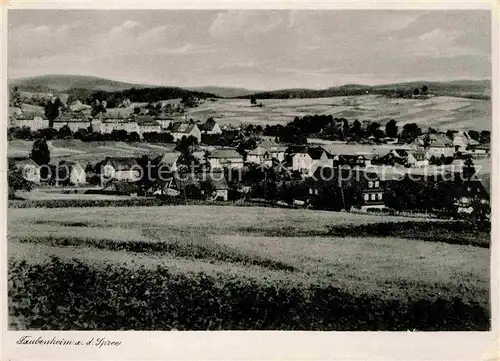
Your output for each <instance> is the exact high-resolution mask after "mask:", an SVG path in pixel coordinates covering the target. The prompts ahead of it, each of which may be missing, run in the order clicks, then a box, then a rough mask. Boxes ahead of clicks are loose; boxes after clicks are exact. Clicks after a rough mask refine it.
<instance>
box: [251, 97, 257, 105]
mask: <svg viewBox="0 0 500 361" xmlns="http://www.w3.org/2000/svg"><path fill="white" fill-rule="evenodd" d="M250 104H251V105H257V99H256V98H255V97H254V96H252V97H250Z"/></svg>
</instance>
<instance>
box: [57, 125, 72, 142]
mask: <svg viewBox="0 0 500 361" xmlns="http://www.w3.org/2000/svg"><path fill="white" fill-rule="evenodd" d="M57 136H58V138H59V139H68V138H71V137H72V136H73V132H72V131H71V128H70V127H69V126H68V124H65V125H63V126H62V127H61V129H59V133H58V135H57Z"/></svg>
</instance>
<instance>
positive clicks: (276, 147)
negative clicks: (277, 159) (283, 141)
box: [259, 138, 287, 152]
mask: <svg viewBox="0 0 500 361" xmlns="http://www.w3.org/2000/svg"><path fill="white" fill-rule="evenodd" d="M259 146H261V147H262V148H264V149H266V150H267V151H269V152H279V151H282V152H284V151H285V150H286V148H287V147H286V146H284V145H280V144H278V143H276V142H275V141H274V140H272V139H269V138H266V139H264V140H263V141H262V142H260V144H259Z"/></svg>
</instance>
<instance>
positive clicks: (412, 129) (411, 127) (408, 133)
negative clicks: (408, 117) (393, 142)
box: [401, 123, 422, 140]
mask: <svg viewBox="0 0 500 361" xmlns="http://www.w3.org/2000/svg"><path fill="white" fill-rule="evenodd" d="M421 134H422V130H421V129H420V127H419V126H418V125H417V124H416V123H408V124H405V125H404V126H403V132H402V133H401V136H402V137H403V138H404V139H406V140H414V139H415V138H417V137H418V136H419V135H421Z"/></svg>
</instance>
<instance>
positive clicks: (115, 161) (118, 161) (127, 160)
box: [107, 157, 138, 170]
mask: <svg viewBox="0 0 500 361" xmlns="http://www.w3.org/2000/svg"><path fill="white" fill-rule="evenodd" d="M107 162H109V163H110V164H111V165H113V167H115V169H116V170H128V169H130V168H132V167H133V166H138V163H137V160H136V159H135V158H131V157H108V158H107Z"/></svg>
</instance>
